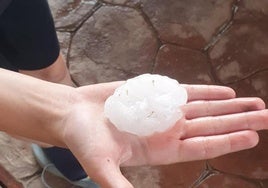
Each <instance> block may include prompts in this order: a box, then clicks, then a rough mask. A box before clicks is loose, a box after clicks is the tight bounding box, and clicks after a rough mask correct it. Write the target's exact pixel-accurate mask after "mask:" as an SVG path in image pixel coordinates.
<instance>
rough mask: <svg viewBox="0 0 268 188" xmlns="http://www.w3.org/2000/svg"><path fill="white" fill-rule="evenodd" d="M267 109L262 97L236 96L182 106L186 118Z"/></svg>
mask: <svg viewBox="0 0 268 188" xmlns="http://www.w3.org/2000/svg"><path fill="white" fill-rule="evenodd" d="M263 109H265V103H264V102H263V100H261V99H260V98H253V97H252V98H235V99H228V100H221V101H195V102H190V103H188V104H186V105H184V106H183V107H182V110H183V112H184V114H185V117H186V119H193V118H198V117H205V116H217V115H225V114H234V113H240V112H246V111H253V110H263Z"/></svg>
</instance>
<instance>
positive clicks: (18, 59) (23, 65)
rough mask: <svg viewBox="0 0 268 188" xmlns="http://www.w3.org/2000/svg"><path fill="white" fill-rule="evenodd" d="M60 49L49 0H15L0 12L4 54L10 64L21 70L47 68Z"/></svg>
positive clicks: (0, 29)
mask: <svg viewBox="0 0 268 188" xmlns="http://www.w3.org/2000/svg"><path fill="white" fill-rule="evenodd" d="M0 1H3V0H0ZM59 51H60V48H59V43H58V39H57V34H56V30H55V26H54V21H53V18H52V15H51V12H50V9H49V5H48V2H47V0H12V1H11V3H10V4H9V6H8V7H7V8H6V9H5V11H4V12H3V13H2V14H1V15H0V53H1V54H2V56H3V57H5V59H6V60H7V61H8V63H10V64H11V65H12V66H13V67H16V69H20V70H38V69H43V68H46V67H48V66H50V65H51V64H52V63H54V62H55V61H56V59H57V58H58V56H59ZM1 64H2V63H1V62H0V67H3V66H1Z"/></svg>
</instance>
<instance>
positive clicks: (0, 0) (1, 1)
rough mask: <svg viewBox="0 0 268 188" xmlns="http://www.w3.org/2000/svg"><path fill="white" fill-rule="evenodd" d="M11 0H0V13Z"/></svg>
mask: <svg viewBox="0 0 268 188" xmlns="http://www.w3.org/2000/svg"><path fill="white" fill-rule="evenodd" d="M11 1H12V0H0V15H1V14H2V13H3V12H4V10H5V9H6V8H7V7H8V5H9V3H10V2H11Z"/></svg>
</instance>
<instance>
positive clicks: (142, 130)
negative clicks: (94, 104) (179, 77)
mask: <svg viewBox="0 0 268 188" xmlns="http://www.w3.org/2000/svg"><path fill="white" fill-rule="evenodd" d="M186 102H187V92H186V89H185V88H184V87H182V86H181V85H180V84H179V83H178V81H176V80H174V79H171V78H169V77H167V76H160V75H156V74H143V75H140V76H137V77H135V78H132V79H129V80H127V81H126V83H125V84H123V85H122V86H120V87H119V88H117V89H116V90H115V92H114V94H113V95H112V96H110V97H109V98H108V99H107V100H106V102H105V106H104V113H105V115H106V117H107V118H108V119H109V120H110V121H111V122H112V123H113V124H114V125H115V126H116V127H117V128H118V129H119V130H121V131H126V132H130V133H133V134H136V135H140V136H148V135H151V134H153V133H155V132H164V131H166V130H167V129H168V128H170V127H172V126H173V125H174V124H175V123H176V122H177V121H178V120H179V119H180V118H181V117H182V111H181V109H180V106H181V105H184V104H186Z"/></svg>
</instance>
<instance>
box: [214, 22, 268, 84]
mask: <svg viewBox="0 0 268 188" xmlns="http://www.w3.org/2000/svg"><path fill="white" fill-rule="evenodd" d="M267 21H268V19H267V20H266V21H263V22H251V23H247V24H238V23H237V24H235V25H233V26H232V27H231V28H230V30H229V31H228V32H227V33H226V34H225V35H224V36H223V37H222V38H221V39H220V40H219V41H218V42H217V43H216V45H215V46H214V47H213V48H212V49H211V50H210V52H209V56H210V59H211V63H212V66H213V69H214V71H215V74H216V75H217V78H218V79H219V80H220V81H221V82H222V83H224V84H227V83H231V82H234V81H237V80H241V79H244V78H246V77H248V76H250V75H251V74H253V73H256V72H258V71H260V70H263V69H265V68H268V63H267V62H268V35H267V33H268V25H267Z"/></svg>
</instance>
